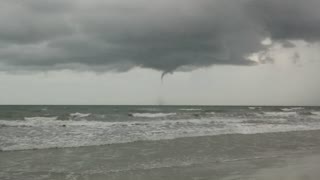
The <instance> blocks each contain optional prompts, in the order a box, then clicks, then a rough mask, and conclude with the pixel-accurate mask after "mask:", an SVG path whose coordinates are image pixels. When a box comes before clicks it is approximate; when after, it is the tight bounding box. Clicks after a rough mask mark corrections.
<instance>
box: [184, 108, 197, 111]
mask: <svg viewBox="0 0 320 180" xmlns="http://www.w3.org/2000/svg"><path fill="white" fill-rule="evenodd" d="M179 110H180V111H202V109H195V108H189V109H179Z"/></svg>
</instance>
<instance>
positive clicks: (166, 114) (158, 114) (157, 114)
mask: <svg viewBox="0 0 320 180" xmlns="http://www.w3.org/2000/svg"><path fill="white" fill-rule="evenodd" d="M131 115H132V116H133V117H144V118H159V117H167V116H174V115H177V113H132V114H131Z"/></svg>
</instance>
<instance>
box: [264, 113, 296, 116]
mask: <svg viewBox="0 0 320 180" xmlns="http://www.w3.org/2000/svg"><path fill="white" fill-rule="evenodd" d="M264 115H265V116H273V117H289V116H296V115H297V112H264Z"/></svg>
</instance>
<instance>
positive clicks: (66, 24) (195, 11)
mask: <svg viewBox="0 0 320 180" xmlns="http://www.w3.org/2000/svg"><path fill="white" fill-rule="evenodd" d="M318 8H320V3H319V2H318V0H304V1H301V0H281V1H278V0H228V1H226V0H199V1H194V0H176V1H172V0H170V1H169V0H163V1H150V0H131V1H124V0H120V1H119V0H105V1H102V0H92V1H85V0H82V1H81V0H78V1H75V0H74V1H73V0H64V1H62V0H57V1H50V2H49V1H42V0H30V1H18V0H4V1H1V7H0V65H1V67H0V70H7V71H14V70H51V69H74V70H81V71H82V70H94V71H109V70H118V71H127V70H128V69H130V68H132V67H135V66H139V67H146V68H153V69H156V70H160V71H163V72H165V73H169V72H173V71H175V70H177V69H179V70H183V69H184V70H192V69H193V68H198V67H205V66H210V65H254V64H256V62H254V61H251V60H249V59H248V56H250V55H251V54H252V53H257V52H264V51H267V50H268V48H269V46H268V45H263V44H261V41H262V40H263V39H265V38H271V39H272V40H273V41H277V42H279V43H281V44H283V47H292V46H293V44H292V43H291V42H290V41H291V40H305V41H308V42H316V41H318V40H319V38H320V13H319V12H318ZM266 61H268V62H269V61H272V59H269V58H268V57H267V59H266V58H264V59H261V63H264V62H266Z"/></svg>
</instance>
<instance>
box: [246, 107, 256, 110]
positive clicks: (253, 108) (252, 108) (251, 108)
mask: <svg viewBox="0 0 320 180" xmlns="http://www.w3.org/2000/svg"><path fill="white" fill-rule="evenodd" d="M248 109H250V110H255V109H256V107H248Z"/></svg>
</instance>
